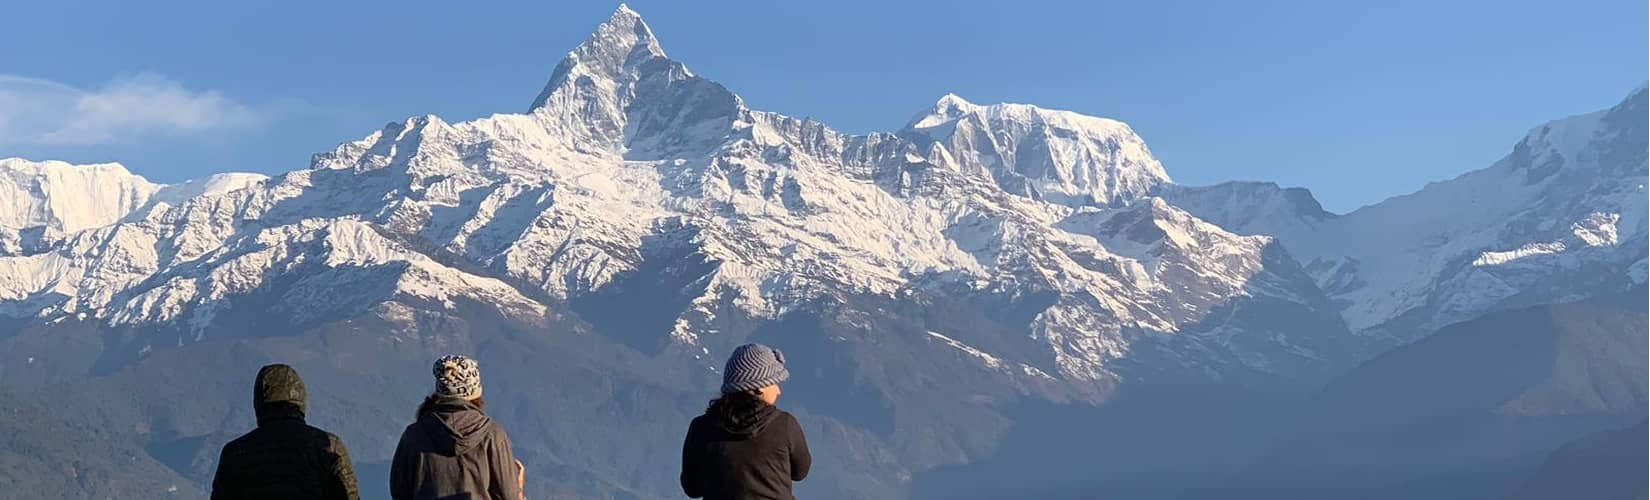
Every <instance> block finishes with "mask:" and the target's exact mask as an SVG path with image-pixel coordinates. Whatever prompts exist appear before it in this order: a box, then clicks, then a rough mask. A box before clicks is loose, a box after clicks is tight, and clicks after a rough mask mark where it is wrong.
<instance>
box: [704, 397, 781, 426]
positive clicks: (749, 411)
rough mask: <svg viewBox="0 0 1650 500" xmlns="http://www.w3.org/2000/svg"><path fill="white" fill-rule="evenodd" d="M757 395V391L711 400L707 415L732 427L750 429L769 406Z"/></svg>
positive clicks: (706, 410)
mask: <svg viewBox="0 0 1650 500" xmlns="http://www.w3.org/2000/svg"><path fill="white" fill-rule="evenodd" d="M757 394H758V393H757V391H740V392H730V393H727V394H723V395H722V397H719V398H716V399H712V400H710V406H708V407H706V408H705V414H706V415H712V416H715V417H717V418H718V419H720V420H721V421H723V422H726V423H728V424H731V426H732V427H749V426H751V425H754V424H755V423H756V418H757V415H758V414H759V412H761V411H762V408H763V407H764V406H767V405H768V403H767V402H766V401H763V400H762V398H761V397H760V396H758V395H757Z"/></svg>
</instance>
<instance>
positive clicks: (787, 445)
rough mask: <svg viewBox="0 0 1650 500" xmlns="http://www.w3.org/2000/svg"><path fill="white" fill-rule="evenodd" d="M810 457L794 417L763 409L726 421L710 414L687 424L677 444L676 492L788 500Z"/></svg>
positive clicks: (715, 499) (728, 499)
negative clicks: (679, 449) (684, 435)
mask: <svg viewBox="0 0 1650 500" xmlns="http://www.w3.org/2000/svg"><path fill="white" fill-rule="evenodd" d="M812 465H813V456H812V455H809V454H808V440H807V438H805V437H804V436H803V435H802V425H801V424H799V423H797V421H796V417H793V416H791V414H790V413H786V412H785V411H783V410H780V409H778V408H775V407H773V406H772V405H768V404H761V405H760V406H759V407H758V408H757V409H756V410H755V412H754V415H751V416H746V417H742V418H731V417H728V416H726V415H722V414H718V412H717V411H715V409H713V410H711V411H707V412H706V414H705V415H701V416H699V417H697V418H694V419H693V423H692V424H689V425H688V432H687V438H686V439H685V440H683V442H682V477H681V480H682V492H683V493H687V496H688V497H691V498H701V497H702V498H705V499H706V500H746V499H774V500H791V499H794V498H796V497H795V496H794V495H792V494H791V484H792V482H794V481H801V480H803V479H805V478H807V477H808V468H809V467H811V466H812Z"/></svg>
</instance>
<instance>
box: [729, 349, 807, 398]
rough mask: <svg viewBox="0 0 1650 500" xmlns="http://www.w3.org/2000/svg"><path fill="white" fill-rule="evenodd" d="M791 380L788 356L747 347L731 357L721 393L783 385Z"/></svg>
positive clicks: (738, 350)
mask: <svg viewBox="0 0 1650 500" xmlns="http://www.w3.org/2000/svg"><path fill="white" fill-rule="evenodd" d="M788 378H791V372H790V371H787V370H785V355H784V354H783V353H780V352H779V350H778V349H774V348H771V347H768V346H765V345H762V344H745V345H742V346H739V347H738V348H736V349H734V350H733V355H732V356H728V365H727V367H726V368H724V369H723V370H722V394H732V393H735V392H743V391H749V390H755V389H761V388H763V387H767V386H770V385H774V384H778V383H780V382H784V381H785V379H788Z"/></svg>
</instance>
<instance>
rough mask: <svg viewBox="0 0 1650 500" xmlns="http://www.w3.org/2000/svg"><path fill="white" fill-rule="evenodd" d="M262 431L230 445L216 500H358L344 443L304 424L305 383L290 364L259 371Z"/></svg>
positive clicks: (256, 400)
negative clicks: (301, 499) (310, 499)
mask: <svg viewBox="0 0 1650 500" xmlns="http://www.w3.org/2000/svg"><path fill="white" fill-rule="evenodd" d="M253 407H254V408H255V410H256V411H257V414H258V428H257V429H253V430H252V432H248V433H246V435H244V436H241V437H240V438H237V439H235V440H234V441H230V442H229V444H226V445H224V447H223V453H222V454H221V455H220V456H219V457H218V472H217V475H215V476H214V477H213V478H212V499H213V500H226V499H266V498H267V499H300V498H303V499H309V498H314V499H325V500H334V499H336V500H358V499H359V498H360V495H359V494H358V493H357V492H356V486H355V467H354V466H353V465H351V464H350V459H349V451H348V450H346V449H345V448H344V442H343V441H340V440H339V439H338V436H334V435H332V434H330V433H328V432H326V431H323V430H321V429H317V428H314V427H311V426H309V425H308V424H305V423H304V407H305V395H304V387H303V380H302V379H299V378H298V373H297V372H296V371H293V370H292V368H291V367H288V366H286V365H270V366H267V367H264V369H263V370H260V371H259V372H258V382H257V384H255V387H254V390H253Z"/></svg>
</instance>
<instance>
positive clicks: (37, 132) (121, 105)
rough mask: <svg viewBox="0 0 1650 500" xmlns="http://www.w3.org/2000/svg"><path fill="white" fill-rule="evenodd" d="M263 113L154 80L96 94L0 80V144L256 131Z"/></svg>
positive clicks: (139, 77) (115, 84)
mask: <svg viewBox="0 0 1650 500" xmlns="http://www.w3.org/2000/svg"><path fill="white" fill-rule="evenodd" d="M265 118H266V116H265V113H261V112H259V111H256V110H254V109H252V108H249V107H247V106H246V105H243V104H241V103H238V102H235V101H234V100H233V99H230V98H228V97H225V96H224V95H222V94H219V93H218V92H216V91H211V90H205V91H199V90H192V89H189V88H187V87H184V86H183V84H181V83H179V82H177V81H174V80H171V79H168V78H166V77H164V76H161V75H158V74H154V73H140V74H136V75H125V76H119V77H116V78H114V79H112V80H110V81H108V82H107V83H104V84H103V85H102V86H101V87H99V88H97V89H94V90H82V89H78V88H75V87H71V86H69V85H64V84H62V83H58V82H54V81H51V80H42V79H39V78H29V77H24V76H16V75H6V74H0V145H4V144H45V145H70V146H73V145H91V144H109V143H119V142H129V141H134V140H138V139H144V138H150V137H156V136H183V135H190V134H200V133H205V132H209V131H214V130H222V129H229V128H241V127H248V126H252V125H256V124H258V123H260V122H261V121H263V120H264V119H265Z"/></svg>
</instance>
